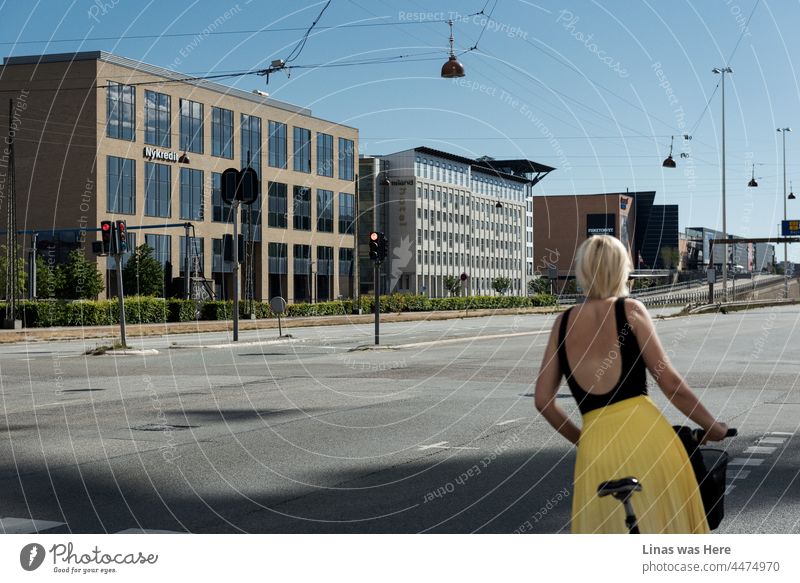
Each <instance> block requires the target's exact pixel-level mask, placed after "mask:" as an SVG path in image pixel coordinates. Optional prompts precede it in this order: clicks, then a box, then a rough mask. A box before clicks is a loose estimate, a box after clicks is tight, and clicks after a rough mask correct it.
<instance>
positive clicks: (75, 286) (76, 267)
mask: <svg viewBox="0 0 800 583" xmlns="http://www.w3.org/2000/svg"><path fill="white" fill-rule="evenodd" d="M101 291H103V276H102V275H100V272H99V271H97V266H96V265H95V264H94V263H91V262H89V261H88V260H87V259H86V256H85V255H84V254H83V252H82V251H80V250H79V249H76V250H75V251H72V252H71V253H70V254H69V260H68V261H67V263H66V264H65V265H59V266H58V268H57V269H56V297H57V298H59V299H65V300H95V299H97V296H98V294H99V293H100V292H101Z"/></svg>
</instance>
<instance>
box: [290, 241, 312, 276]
mask: <svg viewBox="0 0 800 583" xmlns="http://www.w3.org/2000/svg"><path fill="white" fill-rule="evenodd" d="M294 272H295V273H296V274H299V275H311V245H295V246H294Z"/></svg>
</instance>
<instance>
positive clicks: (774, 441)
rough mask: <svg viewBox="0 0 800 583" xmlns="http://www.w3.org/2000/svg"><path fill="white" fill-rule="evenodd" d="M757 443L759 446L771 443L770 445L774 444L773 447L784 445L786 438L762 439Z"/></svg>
mask: <svg viewBox="0 0 800 583" xmlns="http://www.w3.org/2000/svg"><path fill="white" fill-rule="evenodd" d="M758 443H759V444H761V443H772V444H775V445H782V444H784V443H786V438H785V437H762V438H761V439H759V440H758Z"/></svg>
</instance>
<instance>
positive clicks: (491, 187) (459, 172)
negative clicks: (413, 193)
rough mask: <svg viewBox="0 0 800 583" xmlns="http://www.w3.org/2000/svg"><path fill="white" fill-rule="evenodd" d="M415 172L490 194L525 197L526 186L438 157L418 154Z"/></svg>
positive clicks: (418, 174)
mask: <svg viewBox="0 0 800 583" xmlns="http://www.w3.org/2000/svg"><path fill="white" fill-rule="evenodd" d="M414 173H415V175H416V176H418V177H420V178H427V179H430V180H438V181H439V182H450V183H452V184H456V185H459V186H469V187H470V188H471V189H472V190H473V191H474V192H477V193H480V194H485V195H488V196H496V197H500V198H506V199H510V200H519V201H521V200H522V198H523V196H524V195H523V191H524V187H523V185H522V184H518V183H515V182H506V181H504V180H502V179H499V178H495V177H493V176H484V175H482V174H477V173H475V174H472V173H470V169H469V167H468V166H465V165H461V164H452V163H450V162H444V161H440V160H437V159H436V158H426V157H424V156H417V157H416V160H415V165H414Z"/></svg>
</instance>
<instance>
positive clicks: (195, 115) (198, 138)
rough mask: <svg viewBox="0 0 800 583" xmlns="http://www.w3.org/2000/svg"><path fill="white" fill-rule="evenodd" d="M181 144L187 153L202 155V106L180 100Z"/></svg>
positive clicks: (186, 100)
mask: <svg viewBox="0 0 800 583" xmlns="http://www.w3.org/2000/svg"><path fill="white" fill-rule="evenodd" d="M180 107H181V143H180V144H179V146H180V147H182V148H183V149H184V150H186V151H187V152H194V153H196V154H202V153H203V104H202V103H197V102H195V101H189V100H188V99H181V101H180Z"/></svg>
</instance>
